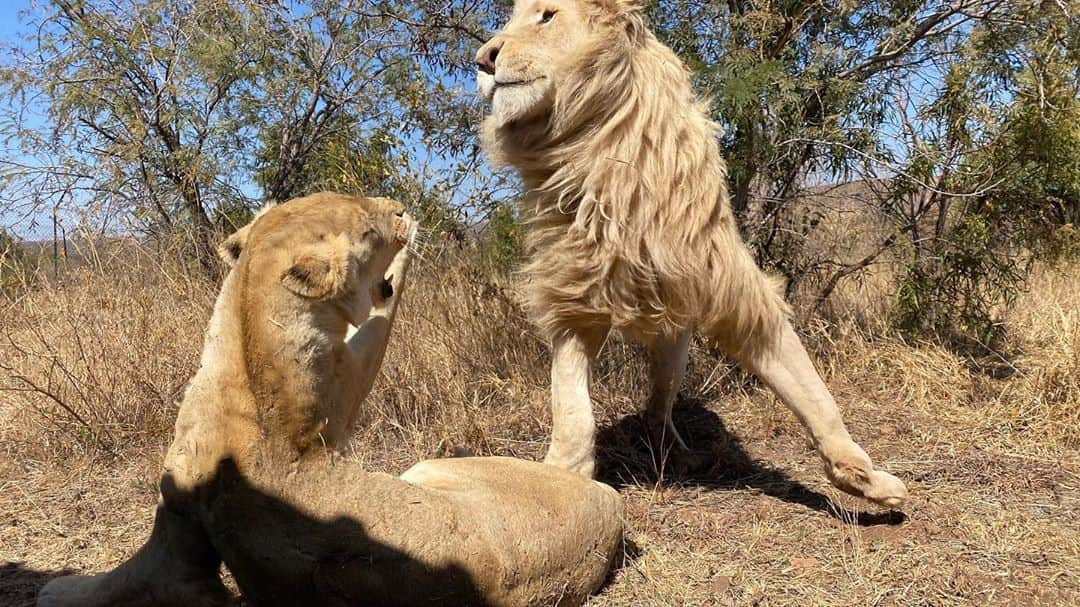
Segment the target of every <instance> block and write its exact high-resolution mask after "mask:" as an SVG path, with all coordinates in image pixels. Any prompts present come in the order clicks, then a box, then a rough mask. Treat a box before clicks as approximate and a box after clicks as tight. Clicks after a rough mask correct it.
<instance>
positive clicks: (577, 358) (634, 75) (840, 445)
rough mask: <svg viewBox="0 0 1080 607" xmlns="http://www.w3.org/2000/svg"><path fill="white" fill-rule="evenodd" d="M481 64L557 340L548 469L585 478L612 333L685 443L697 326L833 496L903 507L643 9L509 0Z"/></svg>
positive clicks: (530, 282)
mask: <svg viewBox="0 0 1080 607" xmlns="http://www.w3.org/2000/svg"><path fill="white" fill-rule="evenodd" d="M476 62H477V65H478V67H479V71H478V73H477V84H478V89H479V91H480V94H481V95H482V96H483V97H484V98H485V99H487V100H488V101H489V102H490V107H491V111H490V114H489V115H488V116H487V117H486V118H485V120H484V122H483V125H482V127H481V138H482V142H483V145H484V148H485V149H486V151H487V153H488V155H489V156H490V157H491V158H492V160H493V162H495V163H496V164H509V165H512V166H514V167H516V168H517V170H518V171H519V172H520V174H521V177H522V179H523V181H524V182H525V186H526V191H525V195H524V200H523V201H522V202H521V208H522V209H523V212H524V215H525V217H526V219H527V223H528V227H529V232H528V237H527V245H528V249H529V251H530V253H531V261H530V262H529V264H528V265H527V266H526V267H525V273H526V276H527V280H526V284H525V285H524V291H525V296H526V301H527V304H528V307H529V308H530V310H531V313H532V316H533V318H534V319H535V320H536V322H537V323H538V324H539V326H540V327H541V329H542V330H543V331H544V332H545V333H546V334H547V335H548V336H549V337H550V339H551V340H552V343H553V360H552V368H551V382H552V384H551V392H552V408H553V418H554V424H553V425H554V428H553V437H552V442H551V446H550V449H549V450H548V453H547V458H546V460H545V461H547V462H549V463H551V464H555V465H557V466H561V467H564V468H567V469H570V470H576V471H578V472H581V473H583V474H586V475H591V474H592V473H593V466H594V464H593V450H594V445H593V440H594V434H595V424H594V421H593V415H592V410H591V404H590V402H589V382H590V377H589V367H590V363H591V361H592V360H593V358H594V357H595V356H596V354H597V351H598V350H599V349H600V346H601V344H602V342H603V341H604V339H605V336H606V335H607V334H608V332H609V330H610V329H611V328H612V327H614V328H616V329H618V330H620V331H621V332H622V333H623V334H626V335H628V336H630V337H632V338H636V339H638V340H640V341H642V342H644V343H645V344H646V345H647V346H648V348H649V350H650V353H651V370H652V393H651V396H650V397H649V400H648V404H647V417H648V418H649V419H650V421H651V424H652V426H653V427H654V429H655V430H656V432H657V434H666V435H667V436H669V437H674V439H675V441H676V442H677V443H678V444H680V445H683V443H682V440H681V439H679V438H678V433H677V432H676V431H675V428H674V427H673V426H672V423H671V408H672V404H673V402H674V400H675V396H676V393H677V391H678V388H679V383H680V381H681V380H682V377H683V373H684V370H685V367H686V362H687V348H688V345H689V341H690V335H691V333H692V332H693V331H695V330H698V331H701V332H702V333H704V334H705V335H707V336H709V337H711V338H713V339H715V340H716V341H717V342H719V343H720V344H721V346H723V347H724V348H725V350H726V351H727V352H728V353H730V354H731V355H732V356H734V357H735V358H736V359H737V360H738V361H740V362H741V363H742V364H743V365H744V366H746V367H747V368H748V369H750V370H752V371H754V372H755V373H757V374H758V376H760V377H761V378H762V379H763V380H764V381H765V382H766V383H767V384H768V385H769V386H770V387H772V389H773V390H774V391H776V393H777V394H778V395H779V396H780V398H781V399H782V400H783V401H784V403H786V404H787V406H788V407H790V408H791V410H792V411H793V412H794V413H795V415H796V416H797V417H798V418H799V420H800V421H801V422H802V424H803V425H804V426H805V427H806V430H807V431H808V433H809V435H810V437H811V439H812V440H813V442H814V445H815V446H816V448H817V451H818V453H819V454H820V455H821V458H822V459H823V460H824V463H825V474H826V475H827V476H828V478H829V480H830V481H832V483H833V484H834V485H835V486H837V487H839V488H840V489H842V490H844V491H847V492H848V493H852V494H854V495H857V496H862V497H864V498H867V499H869V500H872V501H874V502H877V503H879V504H882V505H885V506H889V507H896V506H900V505H901V504H902V503H903V501H904V499H905V498H906V497H907V489H906V488H905V487H904V484H903V483H902V482H901V481H900V480H899V479H897V478H895V477H894V476H892V475H890V474H888V473H886V472H882V471H880V470H875V469H874V466H873V464H872V463H871V461H870V458H869V457H868V456H867V455H866V453H865V452H864V451H863V450H862V448H860V447H859V445H857V444H855V442H854V441H853V440H852V439H851V436H850V435H849V434H848V431H847V429H846V428H845V427H844V422H843V420H842V419H841V417H840V412H839V410H838V409H837V407H836V403H835V402H834V401H833V398H832V396H831V395H830V394H829V391H828V389H827V388H826V387H825V384H824V383H823V382H822V381H821V379H820V377H819V376H818V374H817V372H816V371H815V370H814V367H813V364H812V363H811V361H810V358H809V357H808V356H807V354H806V352H805V350H804V349H803V346H802V344H801V343H800V341H799V338H798V336H797V335H796V334H795V332H794V331H793V330H792V327H791V325H790V323H789V322H788V315H789V314H790V312H789V308H788V306H787V305H786V304H785V302H784V300H783V299H782V296H781V291H780V288H779V282H778V281H777V280H774V279H772V278H770V277H768V276H766V275H765V274H764V273H763V272H762V271H761V270H760V269H759V268H758V267H757V266H756V264H755V263H754V260H753V258H752V256H751V255H750V252H749V251H748V250H747V248H746V246H745V245H744V244H743V242H742V240H741V238H740V236H739V233H738V231H737V227H736V224H735V221H734V218H733V216H732V211H731V206H730V204H729V199H728V192H727V185H726V167H725V165H724V162H723V160H722V159H721V157H720V153H719V149H718V146H717V141H716V134H717V126H716V125H715V124H714V123H713V122H712V121H711V120H710V119H709V117H708V114H707V103H705V102H703V101H701V100H699V99H698V98H696V97H695V95H694V92H693V90H692V89H691V82H690V74H689V72H688V71H687V69H686V67H685V66H684V65H683V63H682V62H681V61H680V60H679V58H678V57H677V56H676V55H675V53H674V52H672V51H671V49H669V48H667V47H666V46H664V45H663V44H661V43H660V42H659V41H657V39H656V37H655V36H654V35H653V33H652V32H651V31H650V30H649V28H648V27H647V26H646V24H645V21H644V18H643V16H642V10H641V2H640V0H516V2H515V4H514V12H513V15H512V17H511V18H510V21H509V22H508V23H507V24H506V26H505V27H503V29H502V30H501V31H500V32H499V33H498V34H497V35H495V37H494V38H492V39H491V40H490V41H488V42H487V43H486V44H484V45H483V47H482V48H481V49H480V50H479V52H478V53H477V55H476ZM683 446H685V445H683Z"/></svg>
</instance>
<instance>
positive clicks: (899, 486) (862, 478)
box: [825, 447, 908, 508]
mask: <svg viewBox="0 0 1080 607" xmlns="http://www.w3.org/2000/svg"><path fill="white" fill-rule="evenodd" d="M856 449H858V448H857V447H856ZM825 475H826V476H827V477H829V481H831V482H832V484H833V486H835V487H836V488H837V489H840V490H841V491H844V492H846V493H850V494H851V495H854V496H857V497H861V498H865V499H868V500H870V501H872V502H874V503H876V504H879V505H881V506H885V507H886V508H900V507H901V506H903V505H904V502H905V501H907V497H908V491H907V487H905V486H904V482H903V481H901V480H900V479H898V478H896V477H895V476H893V475H891V474H889V473H888V472H884V471H881V470H875V469H874V465H873V463H872V462H871V461H870V458H869V457H868V456H867V455H866V454H865V453H863V452H862V449H858V452H854V453H851V454H848V455H846V456H844V457H839V458H835V459H833V460H831V461H827V462H826V463H825Z"/></svg>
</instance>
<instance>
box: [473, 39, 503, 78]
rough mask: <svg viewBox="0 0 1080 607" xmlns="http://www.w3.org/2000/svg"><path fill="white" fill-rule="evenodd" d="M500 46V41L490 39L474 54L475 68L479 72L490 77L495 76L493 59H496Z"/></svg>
mask: <svg viewBox="0 0 1080 607" xmlns="http://www.w3.org/2000/svg"><path fill="white" fill-rule="evenodd" d="M502 45H503V43H502V40H499V39H498V38H492V39H491V40H488V42H487V44H485V45H484V46H482V47H480V50H479V51H477V52H476V67H477V68H479V69H480V71H481V72H484V73H485V74H490V75H492V76H494V75H495V59H496V58H498V56H499V50H500V49H502Z"/></svg>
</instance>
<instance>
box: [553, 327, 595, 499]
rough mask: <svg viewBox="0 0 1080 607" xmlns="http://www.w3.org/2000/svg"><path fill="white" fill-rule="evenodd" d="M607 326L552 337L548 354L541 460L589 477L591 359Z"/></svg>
mask: <svg viewBox="0 0 1080 607" xmlns="http://www.w3.org/2000/svg"><path fill="white" fill-rule="evenodd" d="M607 332H608V328H607V327H603V328H590V329H586V330H580V331H576V332H567V333H565V334H563V335H560V336H558V337H556V338H555V340H554V342H553V344H552V355H551V423H552V432H551V446H550V447H549V448H548V452H547V457H545V458H544V463H546V464H551V465H553V466H557V467H559V468H565V469H567V470H572V471H574V472H577V473H579V474H582V475H584V476H588V477H590V478H592V476H593V472H594V468H595V455H594V450H595V438H596V421H595V420H594V419H593V412H592V401H591V400H590V398H589V385H590V382H591V379H592V378H591V376H592V361H593V359H594V358H596V354H597V352H599V350H600V346H601V344H603V342H604V338H605V337H606V336H607Z"/></svg>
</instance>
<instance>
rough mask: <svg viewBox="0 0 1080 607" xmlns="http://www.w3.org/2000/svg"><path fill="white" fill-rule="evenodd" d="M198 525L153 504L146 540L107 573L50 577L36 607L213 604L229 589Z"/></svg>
mask: <svg viewBox="0 0 1080 607" xmlns="http://www.w3.org/2000/svg"><path fill="white" fill-rule="evenodd" d="M220 563H221V560H220V558H219V557H218V555H217V553H216V552H215V551H214V548H213V546H211V545H210V541H209V539H208V538H207V536H206V533H205V532H204V531H203V529H202V527H201V526H200V525H198V524H197V522H195V521H193V520H189V519H188V518H187V517H185V516H182V515H179V514H176V513H174V512H171V511H169V510H168V509H166V508H165V507H164V506H161V505H159V506H158V509H157V515H156V516H155V518H154V530H153V532H152V533H151V534H150V539H149V540H147V541H146V544H144V545H143V547H142V548H140V549H139V551H138V552H136V553H135V555H134V556H132V557H131V558H130V559H128V560H127V561H125V562H124V563H123V564H121V565H120V566H119V567H117V568H116V569H113V570H112V571H110V572H108V573H102V574H98V575H69V576H64V577H60V578H56V579H55V580H52V581H50V582H49V583H48V584H46V585H45V587H44V588H42V589H41V592H40V593H39V594H38V599H37V605H38V607H143V606H146V607H151V606H153V607H173V606H175V607H218V606H220V605H225V604H226V603H227V602H228V600H229V593H228V591H227V590H226V589H225V586H224V585H223V584H222V583H221V578H220V577H219V576H218V567H219V565H220Z"/></svg>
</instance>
